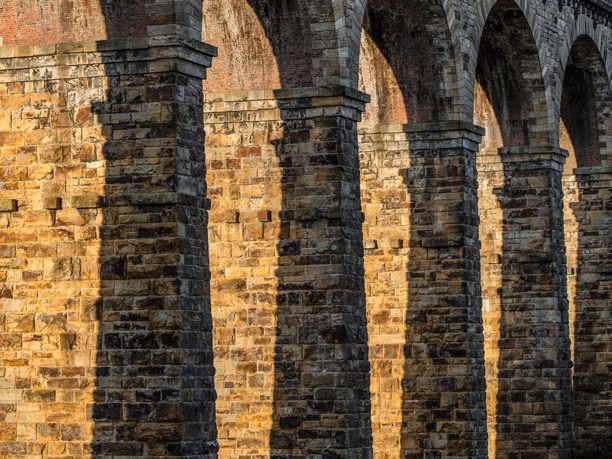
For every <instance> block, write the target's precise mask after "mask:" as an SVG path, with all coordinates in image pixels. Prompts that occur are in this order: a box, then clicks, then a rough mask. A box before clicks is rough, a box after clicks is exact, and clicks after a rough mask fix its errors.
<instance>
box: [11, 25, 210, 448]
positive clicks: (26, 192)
mask: <svg viewBox="0 0 612 459" xmlns="http://www.w3.org/2000/svg"><path fill="white" fill-rule="evenodd" d="M213 54H214V49H213V48H212V47H209V46H207V45H204V44H202V43H198V42H195V41H189V40H183V39H181V38H178V37H166V38H165V39H161V38H159V37H157V38H155V39H151V40H150V41H149V39H146V38H141V39H129V40H127V39H126V40H115V41H105V42H96V43H72V44H61V45H49V46H34V47H26V46H24V47H17V48H5V49H3V50H2V56H1V57H2V58H1V59H0V73H1V75H2V79H1V81H2V83H1V88H0V94H2V98H3V99H2V101H1V103H0V119H1V120H2V123H1V125H2V128H1V130H2V134H0V135H1V136H2V138H3V139H2V142H0V143H1V147H0V148H2V154H3V157H5V161H3V164H2V166H1V167H2V174H1V180H2V187H1V189H2V191H0V208H1V212H0V221H1V222H2V223H1V224H0V241H1V242H0V244H1V249H0V253H1V254H2V273H1V274H0V276H1V278H2V295H1V296H2V298H1V299H0V305H1V310H0V317H1V318H2V320H0V324H1V326H2V329H3V331H2V334H1V335H0V341H1V342H2V346H1V348H2V355H1V358H2V368H1V375H0V377H1V378H2V379H1V384H2V394H1V395H0V406H1V410H0V423H1V429H0V430H1V431H2V432H3V433H2V434H0V455H2V456H6V457H22V456H23V457H25V456H27V457H41V456H47V455H55V456H67V455H70V456H74V457H89V456H91V455H92V454H93V455H94V456H101V457H109V456H114V455H115V456H130V457H155V456H164V457H214V455H215V449H216V442H215V427H214V390H213V381H212V378H213V364H212V347H211V320H210V310H209V308H210V306H209V298H208V279H209V277H208V266H207V257H208V253H207V239H206V224H207V211H206V209H207V207H208V201H207V199H206V186H205V179H204V166H203V165H204V152H203V129H202V115H201V113H202V78H204V76H205V68H206V67H207V66H208V65H209V64H210V60H211V56H212V55H213Z"/></svg>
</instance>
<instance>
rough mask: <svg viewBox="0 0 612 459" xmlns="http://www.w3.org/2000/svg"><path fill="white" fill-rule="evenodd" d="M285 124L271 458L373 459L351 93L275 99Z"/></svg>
mask: <svg viewBox="0 0 612 459" xmlns="http://www.w3.org/2000/svg"><path fill="white" fill-rule="evenodd" d="M275 96H276V98H277V99H278V100H279V107H280V109H281V117H282V119H283V120H284V137H283V139H281V140H279V142H278V143H277V145H276V154H277V155H278V156H279V159H280V161H281V163H282V168H283V177H282V180H283V182H282V187H281V189H282V201H283V206H282V210H281V213H280V220H281V230H280V236H279V242H278V245H277V251H278V263H279V266H278V269H277V272H276V275H277V278H278V281H279V286H278V290H279V291H278V297H277V298H278V300H277V301H278V302H277V306H278V309H277V325H276V347H275V357H274V365H275V392H274V411H273V417H272V421H273V430H272V433H271V436H270V443H271V456H272V457H293V458H308V457H317V456H321V457H338V458H347V459H348V458H364V459H366V458H370V457H371V456H372V451H371V426H370V394H369V364H368V351H367V331H366V313H365V295H364V286H363V277H364V273H363V242H362V231H361V225H362V222H363V219H362V213H361V205H360V191H359V186H360V182H359V156H358V146H357V122H358V121H359V120H360V117H361V113H362V111H363V109H364V102H367V100H368V98H367V96H365V95H364V94H362V93H360V92H357V91H355V90H352V89H350V88H348V87H344V86H334V87H329V88H326V87H324V88H316V89H315V90H314V91H313V90H312V89H306V90H303V91H300V90H281V91H276V92H275Z"/></svg>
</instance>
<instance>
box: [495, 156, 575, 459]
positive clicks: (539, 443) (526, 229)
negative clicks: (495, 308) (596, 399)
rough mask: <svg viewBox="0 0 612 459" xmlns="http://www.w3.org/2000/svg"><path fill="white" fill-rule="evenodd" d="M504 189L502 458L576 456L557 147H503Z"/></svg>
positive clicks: (499, 450) (499, 430)
mask: <svg viewBox="0 0 612 459" xmlns="http://www.w3.org/2000/svg"><path fill="white" fill-rule="evenodd" d="M500 155H501V158H502V161H503V163H504V187H503V189H501V190H498V197H499V200H500V203H501V207H502V211H503V218H504V221H503V254H502V289H501V319H500V340H499V390H498V396H497V397H498V408H497V457H500V458H517V459H521V458H533V457H551V455H552V457H558V458H564V457H566V458H567V457H570V451H571V449H570V448H571V431H572V406H571V405H572V404H571V387H570V386H571V363H570V348H569V330H568V305H567V291H566V272H565V249H564V237H563V195H562V170H563V163H564V161H565V158H566V156H567V152H565V151H564V150H561V149H559V148H556V147H552V146H531V147H514V148H502V149H500Z"/></svg>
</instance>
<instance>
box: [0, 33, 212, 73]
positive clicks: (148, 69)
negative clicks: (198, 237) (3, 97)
mask: <svg viewBox="0 0 612 459" xmlns="http://www.w3.org/2000/svg"><path fill="white" fill-rule="evenodd" d="M216 54H217V50H216V48H214V47H212V46H210V45H207V44H205V43H202V42H197V41H195V40H185V39H182V38H180V37H177V36H166V37H153V38H151V39H142V38H135V39H117V40H108V41H97V42H77V43H59V44H54V45H40V46H39V45H32V46H29V45H28V46H14V47H7V48H0V75H3V74H4V76H3V78H2V80H3V81H39V80H42V79H44V80H45V81H50V80H61V79H66V78H80V77H91V76H93V74H92V72H91V69H92V68H94V67H95V66H98V70H97V73H99V74H100V75H99V76H103V75H106V76H110V75H115V74H116V75H125V74H149V73H165V72H179V73H183V74H186V75H189V76H195V77H198V78H205V76H206V69H207V68H208V67H210V66H211V61H212V58H213V57H215V56H216ZM143 64H145V65H143ZM77 68H81V69H85V70H83V71H76V72H75V71H74V69H77ZM42 69H45V71H42ZM10 72H14V73H15V74H14V75H11V74H10ZM93 73H96V72H93ZM7 75H8V76H9V77H12V78H8V80H7V78H6V76H7Z"/></svg>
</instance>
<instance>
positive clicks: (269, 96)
mask: <svg viewBox="0 0 612 459" xmlns="http://www.w3.org/2000/svg"><path fill="white" fill-rule="evenodd" d="M324 97H347V98H349V99H355V100H357V101H359V102H363V103H368V102H370V96H369V94H366V93H365V92H361V91H358V90H356V89H354V88H352V87H349V86H344V85H327V86H312V87H303V88H278V89H253V90H249V91H227V92H206V93H205V94H204V99H205V103H211V102H247V101H258V100H292V99H307V98H324Z"/></svg>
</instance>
